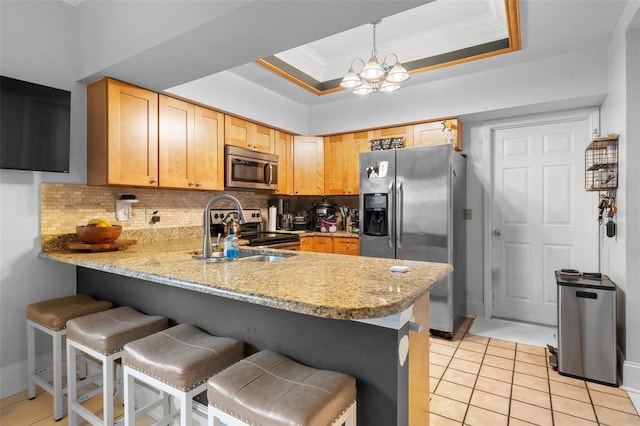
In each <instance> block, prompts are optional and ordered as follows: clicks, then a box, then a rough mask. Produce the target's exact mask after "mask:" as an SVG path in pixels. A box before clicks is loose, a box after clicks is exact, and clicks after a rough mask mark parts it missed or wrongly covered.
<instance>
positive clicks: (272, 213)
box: [267, 206, 278, 232]
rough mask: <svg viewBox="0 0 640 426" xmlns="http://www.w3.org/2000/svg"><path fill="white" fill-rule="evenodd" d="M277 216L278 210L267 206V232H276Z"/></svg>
mask: <svg viewBox="0 0 640 426" xmlns="http://www.w3.org/2000/svg"><path fill="white" fill-rule="evenodd" d="M277 216H278V209H277V208H276V206H269V221H268V223H267V231H269V232H273V231H275V230H276V217H277Z"/></svg>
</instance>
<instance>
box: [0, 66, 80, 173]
mask: <svg viewBox="0 0 640 426" xmlns="http://www.w3.org/2000/svg"><path fill="white" fill-rule="evenodd" d="M70 123H71V92H69V91H66V90H61V89H55V88H53V87H47V86H42V85H40V84H35V83H29V82H27V81H22V80H17V79H15V78H10V77H5V76H0V168H2V169H17V170H36V171H45V172H62V173H69V148H70V143H71V136H70V129H71V124H70Z"/></svg>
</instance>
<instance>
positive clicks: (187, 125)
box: [158, 95, 224, 190]
mask: <svg viewBox="0 0 640 426" xmlns="http://www.w3.org/2000/svg"><path fill="white" fill-rule="evenodd" d="M158 119H159V123H160V125H159V135H158V138H159V140H158V146H159V153H158V156H159V162H160V187H163V188H187V189H189V188H190V189H203V190H222V189H224V159H223V155H224V145H223V142H222V140H223V119H224V114H221V113H219V112H216V111H213V110H210V109H207V108H203V107H200V106H198V105H193V104H191V103H189V102H185V101H182V100H180V99H175V98H172V97H169V96H165V95H160V112H159V118H158Z"/></svg>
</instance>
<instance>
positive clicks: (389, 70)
mask: <svg viewBox="0 0 640 426" xmlns="http://www.w3.org/2000/svg"><path fill="white" fill-rule="evenodd" d="M381 21H382V19H378V20H376V21H374V22H372V23H371V25H373V49H372V50H371V57H370V58H369V61H367V62H365V61H363V60H362V59H360V58H356V59H354V60H353V61H351V66H350V67H349V71H347V74H345V76H344V78H343V79H342V82H341V83H340V86H341V87H344V88H347V89H353V93H355V94H356V95H368V94H369V93H373V92H378V91H380V92H394V91H396V90H398V89H400V83H402V82H403V81H407V80H408V79H409V73H408V72H407V70H406V69H405V68H404V67H403V66H402V64H400V61H399V60H398V55H396V54H395V53H389V54H387V55H386V56H385V57H384V61H382V64H381V63H380V62H379V61H378V50H377V49H376V26H377V25H378V24H379V23H380V22H381ZM391 56H393V57H394V58H395V63H394V64H393V66H389V65H388V64H387V59H388V58H389V57H391ZM356 62H362V70H361V71H360V73H358V74H356V72H355V71H354V70H353V65H354V63H356Z"/></svg>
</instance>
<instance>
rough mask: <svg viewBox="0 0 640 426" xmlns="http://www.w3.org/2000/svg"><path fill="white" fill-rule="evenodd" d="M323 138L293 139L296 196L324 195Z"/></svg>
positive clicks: (304, 137) (305, 137) (294, 189)
mask: <svg viewBox="0 0 640 426" xmlns="http://www.w3.org/2000/svg"><path fill="white" fill-rule="evenodd" d="M323 145H324V144H323V138H322V137H321V136H294V137H293V193H294V195H324V148H323Z"/></svg>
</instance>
